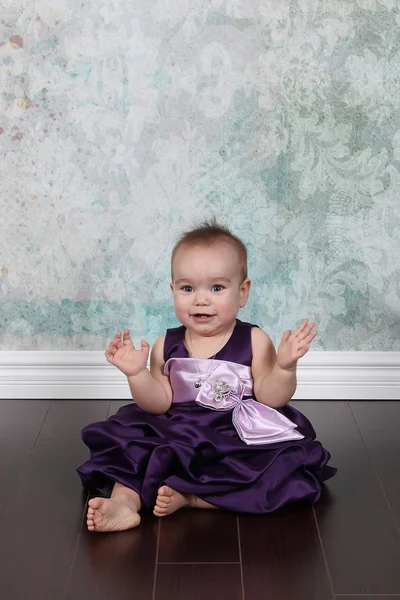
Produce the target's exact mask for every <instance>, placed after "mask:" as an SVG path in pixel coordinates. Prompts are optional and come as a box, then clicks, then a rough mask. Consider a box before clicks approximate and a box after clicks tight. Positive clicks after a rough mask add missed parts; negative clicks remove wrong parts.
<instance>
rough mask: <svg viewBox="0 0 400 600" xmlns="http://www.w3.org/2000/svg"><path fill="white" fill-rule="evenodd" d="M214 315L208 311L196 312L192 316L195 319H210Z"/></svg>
mask: <svg viewBox="0 0 400 600" xmlns="http://www.w3.org/2000/svg"><path fill="white" fill-rule="evenodd" d="M212 316H213V315H207V314H206V313H195V314H193V315H192V317H195V319H210V318H211V317H212Z"/></svg>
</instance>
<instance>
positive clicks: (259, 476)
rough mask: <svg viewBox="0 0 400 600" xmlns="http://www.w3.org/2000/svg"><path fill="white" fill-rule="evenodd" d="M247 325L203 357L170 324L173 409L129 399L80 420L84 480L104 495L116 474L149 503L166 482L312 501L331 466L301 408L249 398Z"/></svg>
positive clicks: (254, 506) (241, 505)
mask: <svg viewBox="0 0 400 600" xmlns="http://www.w3.org/2000/svg"><path fill="white" fill-rule="evenodd" d="M252 327H255V325H252V324H251V323H245V322H242V321H240V320H239V319H237V321H236V326H235V328H234V330H233V333H232V335H231V337H230V339H229V340H228V341H227V343H226V344H225V346H224V347H223V348H222V349H221V350H220V351H219V352H218V353H217V354H216V355H215V358H214V359H200V360H199V359H197V360H196V359H193V358H190V357H189V354H188V351H187V349H186V347H185V345H184V342H183V339H184V333H185V328H184V327H183V326H181V327H176V328H174V329H168V330H167V334H166V338H165V344H164V359H165V367H164V373H165V374H166V375H168V376H169V378H170V382H171V386H172V389H173V401H172V404H171V407H170V409H169V410H168V411H167V412H166V413H165V414H163V415H153V414H149V413H147V412H145V411H144V410H142V409H141V408H140V407H139V406H137V405H136V404H135V403H134V402H132V403H130V404H128V405H127V406H123V407H122V408H120V409H119V411H118V412H117V414H116V415H113V416H111V417H110V418H109V419H108V420H107V421H102V422H97V423H92V424H90V425H88V426H86V427H85V428H84V429H83V430H82V439H83V441H84V442H85V444H86V445H87V446H88V447H89V449H90V459H89V460H88V461H87V462H85V463H84V464H83V465H81V466H80V467H79V468H78V469H77V471H78V474H79V475H80V477H81V480H82V483H83V485H84V486H85V487H89V488H91V491H92V493H94V494H96V493H98V494H99V495H107V494H109V493H110V492H111V490H112V487H113V485H114V482H119V483H122V484H123V485H125V486H127V487H128V488H131V489H133V490H135V491H136V492H137V493H138V494H139V496H140V497H141V499H142V504H143V507H144V508H149V509H152V508H153V507H154V504H155V500H156V497H157V491H158V489H159V487H160V485H162V484H166V485H169V486H170V487H172V488H173V489H175V490H178V491H180V492H182V493H190V494H195V495H196V496H198V497H200V498H202V499H203V500H205V501H207V502H209V503H210V504H213V505H214V506H216V507H218V508H221V509H225V510H230V511H235V512H241V513H254V514H263V513H269V512H272V511H274V510H277V509H278V508H280V507H282V506H284V505H285V504H288V503H291V502H296V501H300V500H302V501H307V502H312V503H314V502H316V501H317V500H318V499H319V497H320V494H321V482H323V481H325V480H327V479H329V478H330V477H333V475H335V473H336V469H335V468H334V467H331V466H329V465H328V461H329V459H330V454H329V452H328V451H327V450H325V449H324V448H323V446H322V445H321V443H320V442H319V441H317V440H316V439H315V438H316V435H315V431H314V429H313V427H312V425H311V423H310V421H309V420H308V419H307V418H306V417H305V416H304V415H303V414H302V413H301V412H299V411H298V410H296V409H295V408H293V407H292V406H289V405H286V406H285V407H283V408H280V409H273V408H270V407H267V406H265V405H263V404H261V403H259V402H257V401H256V400H255V398H254V396H253V380H252V377H251V368H250V367H251V361H252V348H251V329H252ZM199 379H200V380H201V385H200V386H199Z"/></svg>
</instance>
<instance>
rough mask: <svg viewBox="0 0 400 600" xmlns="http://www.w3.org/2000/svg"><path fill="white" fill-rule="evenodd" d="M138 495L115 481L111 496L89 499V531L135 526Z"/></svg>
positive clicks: (138, 519) (137, 517)
mask: <svg viewBox="0 0 400 600" xmlns="http://www.w3.org/2000/svg"><path fill="white" fill-rule="evenodd" d="M140 507H141V500H140V496H139V494H138V493H137V492H135V491H134V490H131V489H130V488H127V487H125V486H124V485H122V484H121V483H115V485H114V488H113V491H112V494H111V498H92V499H91V500H89V507H88V512H87V527H88V529H89V530H90V531H123V530H125V529H132V528H133V527H137V525H139V523H140V516H139V514H138V512H139V510H140Z"/></svg>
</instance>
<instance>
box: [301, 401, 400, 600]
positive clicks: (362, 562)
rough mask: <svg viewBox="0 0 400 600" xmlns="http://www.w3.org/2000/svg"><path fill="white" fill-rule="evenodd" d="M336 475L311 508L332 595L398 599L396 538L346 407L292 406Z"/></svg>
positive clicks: (339, 404) (338, 404)
mask: <svg viewBox="0 0 400 600" xmlns="http://www.w3.org/2000/svg"><path fill="white" fill-rule="evenodd" d="M294 405H295V407H296V408H299V410H301V411H302V412H303V413H304V414H306V415H307V416H308V417H309V418H310V420H311V422H312V423H313V425H314V427H315V429H316V431H317V438H318V439H320V441H321V442H322V443H323V444H324V446H325V447H326V448H327V449H328V450H329V451H330V452H331V454H332V460H331V464H332V465H334V466H336V467H338V469H339V471H338V473H337V475H336V476H335V477H334V478H333V479H331V480H329V481H328V482H327V484H326V489H327V493H325V494H324V495H323V497H322V498H321V499H320V501H319V502H318V503H317V504H316V505H315V513H316V515H317V520H318V524H319V528H320V533H321V537H322V542H323V546H324V549H325V554H326V558H327V561H328V565H329V569H330V573H331V576H332V581H333V587H334V591H335V593H336V594H361V595H362V594H399V593H400V569H399V568H398V565H399V564H400V537H399V535H398V531H397V529H396V528H395V525H394V522H393V518H392V515H391V513H390V510H389V508H388V506H387V503H386V501H385V498H384V495H383V493H382V490H381V487H380V484H379V481H378V479H377V477H376V475H375V472H374V470H373V468H372V465H371V462H370V459H369V457H368V454H367V452H366V450H365V447H364V444H363V441H362V439H361V436H360V434H359V431H358V429H357V426H356V424H355V422H354V419H353V416H352V413H351V411H350V408H349V406H348V404H347V402H338V401H336V402H335V401H332V402H328V401H326V402H304V401H298V402H296V403H295V404H294Z"/></svg>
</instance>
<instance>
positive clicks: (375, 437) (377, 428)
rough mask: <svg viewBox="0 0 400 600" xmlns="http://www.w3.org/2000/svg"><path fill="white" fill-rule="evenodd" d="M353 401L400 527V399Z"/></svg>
mask: <svg viewBox="0 0 400 600" xmlns="http://www.w3.org/2000/svg"><path fill="white" fill-rule="evenodd" d="M349 404H350V408H351V411H352V413H353V415H354V417H355V419H356V422H357V425H358V427H359V429H360V432H361V435H362V438H363V440H364V442H365V444H366V446H367V450H368V453H369V455H370V457H371V459H372V461H373V463H374V466H375V468H376V470H377V473H378V477H379V479H380V481H381V483H382V486H383V489H384V490H385V494H386V497H387V499H388V501H389V503H390V507H391V510H392V511H393V514H394V517H395V519H396V521H397V525H398V526H399V527H400V402H399V401H393V402H384V401H381V400H380V401H379V402H367V401H365V402H350V403H349Z"/></svg>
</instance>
